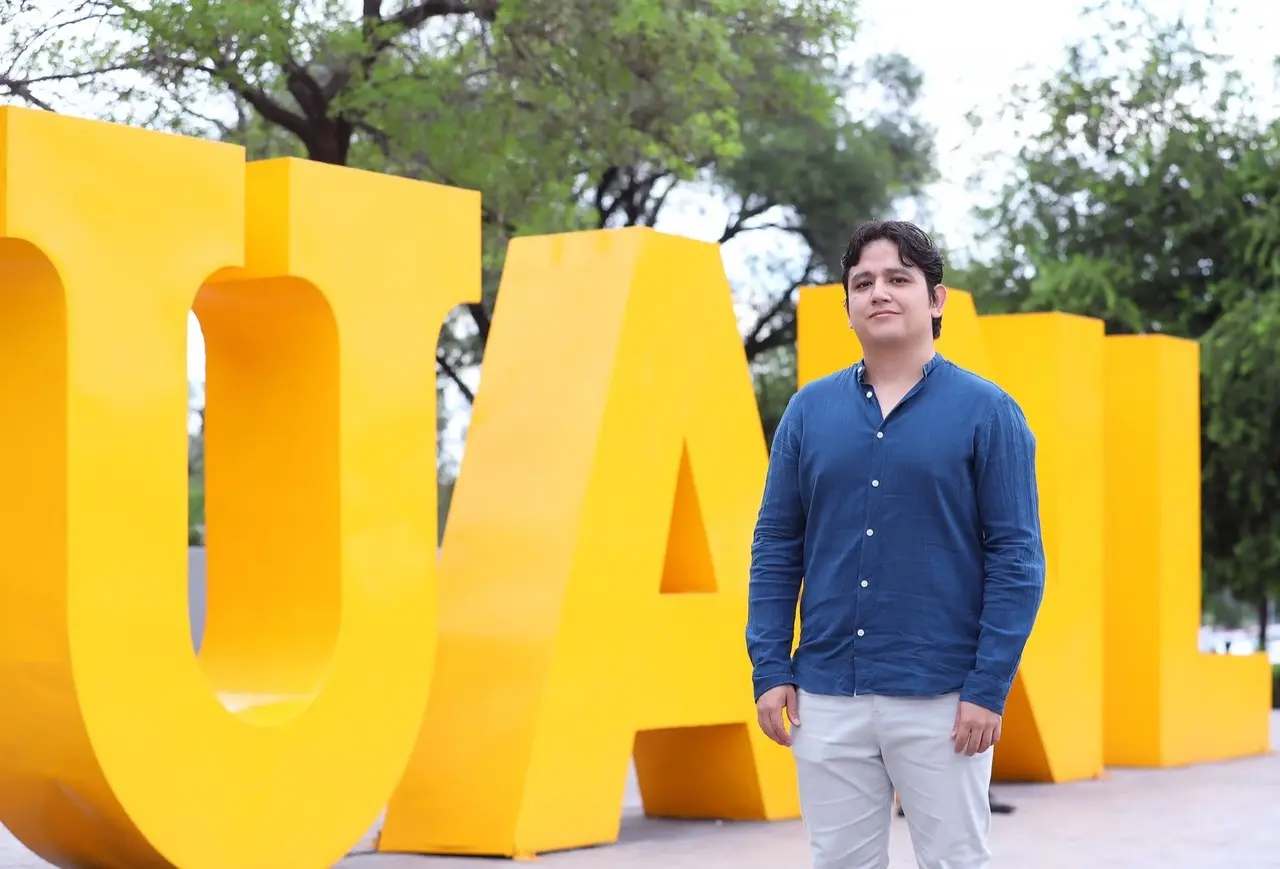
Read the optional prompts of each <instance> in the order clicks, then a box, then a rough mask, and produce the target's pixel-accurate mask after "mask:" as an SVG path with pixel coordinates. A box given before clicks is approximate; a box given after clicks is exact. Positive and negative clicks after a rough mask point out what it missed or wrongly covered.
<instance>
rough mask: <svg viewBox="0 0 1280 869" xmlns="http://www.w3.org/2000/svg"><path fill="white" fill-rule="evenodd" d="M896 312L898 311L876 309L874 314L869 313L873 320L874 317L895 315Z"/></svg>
mask: <svg viewBox="0 0 1280 869" xmlns="http://www.w3.org/2000/svg"><path fill="white" fill-rule="evenodd" d="M897 313H898V312H897V311H876V312H875V313H874V314H872V315H871V319H872V320H874V319H875V318H876V317H890V316H896V315H897Z"/></svg>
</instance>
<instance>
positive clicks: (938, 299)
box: [929, 284, 947, 317]
mask: <svg viewBox="0 0 1280 869" xmlns="http://www.w3.org/2000/svg"><path fill="white" fill-rule="evenodd" d="M946 304H947V288H946V287H944V286H943V285H942V284H938V285H937V286H936V287H934V288H933V301H931V302H930V303H929V313H930V314H932V315H933V316H934V317H941V316H942V308H943V306H944V305H946Z"/></svg>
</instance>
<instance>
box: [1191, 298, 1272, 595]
mask: <svg viewBox="0 0 1280 869" xmlns="http://www.w3.org/2000/svg"><path fill="white" fill-rule="evenodd" d="M1278 347H1280V291H1278V290H1277V289H1275V288H1271V289H1269V290H1267V291H1264V292H1261V293H1258V294H1257V295H1254V296H1251V297H1250V298H1246V299H1242V300H1241V301H1239V302H1237V303H1236V304H1235V305H1234V306H1232V308H1231V309H1230V310H1229V311H1227V313H1226V314H1224V315H1223V316H1222V317H1221V318H1219V320H1218V322H1217V323H1215V324H1214V325H1213V327H1212V328H1210V329H1209V331H1208V332H1207V333H1205V335H1204V337H1203V338H1202V339H1201V361H1202V372H1203V376H1202V387H1201V388H1202V390H1203V392H1202V397H1203V402H1204V419H1203V421H1202V424H1203V439H1204V450H1203V452H1204V496H1203V504H1204V513H1205V521H1204V532H1205V540H1204V552H1205V569H1206V571H1207V572H1208V575H1209V576H1211V577H1214V578H1215V580H1216V582H1217V583H1218V584H1220V585H1223V586H1225V587H1228V588H1230V589H1232V591H1233V592H1234V593H1235V594H1236V595H1238V596H1240V597H1241V598H1243V599H1245V600H1258V599H1260V598H1265V597H1266V596H1267V595H1268V594H1269V593H1274V592H1275V591H1276V590H1278V589H1280V511H1277V510H1276V508H1275V505H1277V504H1280V441H1278V440H1277V438H1276V436H1275V433H1276V432H1277V431H1280V365H1278V364H1277V361H1276V356H1277V348H1278Z"/></svg>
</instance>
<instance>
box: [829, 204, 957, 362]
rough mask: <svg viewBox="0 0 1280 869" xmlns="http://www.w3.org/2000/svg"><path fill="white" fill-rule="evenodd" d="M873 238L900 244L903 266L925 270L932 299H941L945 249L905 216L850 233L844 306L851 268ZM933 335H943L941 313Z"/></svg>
mask: <svg viewBox="0 0 1280 869" xmlns="http://www.w3.org/2000/svg"><path fill="white" fill-rule="evenodd" d="M873 241H891V242H893V243H894V245H895V246H896V247H897V248H898V259H899V260H900V261H901V262H902V264H903V265H904V266H907V267H911V266H915V267H916V268H918V269H920V271H922V272H924V281H925V283H926V284H928V286H929V302H930V303H931V304H932V303H933V302H935V301H937V299H938V290H937V287H938V284H940V283H942V253H941V251H939V250H938V246H937V245H936V244H934V243H933V239H931V238H929V234H928V233H927V232H925V231H924V230H923V229H921V228H920V227H918V226H916V225H915V224H914V223H908V222H907V221H905V220H873V221H870V222H868V223H864V224H862V225H861V226H859V227H858V228H857V229H855V230H854V231H853V235H851V236H849V245H848V246H847V247H846V248H845V250H844V256H842V257H840V283H841V284H842V285H843V286H844V306H845V309H846V310H848V308H849V272H850V271H851V270H852V269H853V267H854V266H856V265H857V264H858V260H859V259H861V258H862V249H863V248H864V247H866V246H867V245H869V244H871V243H872V242H873ZM933 337H934V338H940V337H942V317H941V316H938V317H934V318H933Z"/></svg>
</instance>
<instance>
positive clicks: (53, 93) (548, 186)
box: [0, 0, 852, 397]
mask: <svg viewBox="0 0 1280 869" xmlns="http://www.w3.org/2000/svg"><path fill="white" fill-rule="evenodd" d="M348 6H349V4H346V3H336V2H321V0H311V2H296V0H288V2H285V0H257V2H253V3H227V2H222V0H196V2H190V0H180V2H176V0H152V2H149V3H147V2H139V3H129V2H125V0H81V2H80V3H79V4H78V5H76V6H72V7H65V8H62V9H60V10H59V7H56V6H51V7H50V8H49V9H47V10H46V9H41V8H37V7H36V6H35V5H34V4H31V3H27V4H25V6H24V11H25V12H26V13H27V19H29V20H28V21H27V23H26V26H25V27H23V26H17V25H16V24H15V26H14V27H13V28H12V29H13V30H14V31H15V32H16V33H17V36H16V37H15V40H16V43H17V44H15V45H14V46H13V47H12V52H13V55H14V56H15V57H17V58H18V61H19V64H18V67H17V68H15V69H11V70H10V71H8V72H7V73H5V75H4V77H3V78H0V87H3V88H5V89H6V90H7V91H8V92H9V93H10V94H11V95H14V96H17V97H19V98H21V99H24V100H26V101H28V102H30V103H33V104H35V105H38V106H44V107H49V108H53V107H56V106H57V105H58V103H59V102H60V99H59V97H64V98H65V97H66V96H67V94H66V90H65V89H63V90H62V91H60V90H59V85H65V84H67V83H74V84H76V85H77V86H79V87H81V88H87V89H89V91H90V92H91V93H93V94H98V95H103V96H105V97H106V99H103V100H100V101H98V103H97V105H96V106H95V108H96V109H97V113H98V114H100V115H101V116H104V117H107V118H110V119H113V120H124V121H129V122H132V123H140V124H144V125H146V126H154V127H161V128H166V129H173V130H178V131H182V132H187V133H192V134H197V135H205V136H218V137H221V138H225V139H230V140H237V141H242V142H244V143H245V144H247V145H248V146H249V147H250V149H251V151H253V152H255V153H254V154H253V156H261V155H263V154H264V153H265V154H280V153H299V154H301V155H305V156H307V157H309V158H311V159H314V160H320V161H323V162H328V163H335V164H341V165H352V166H358V167H361V168H367V169H374V170H378V171H389V172H396V173H401V174H406V175H410V176H412V177H416V178H422V179H425V180H431V181H437V182H441V183H446V184H451V185H455V186H463V187H471V188H476V189H480V190H482V191H483V192H484V196H485V200H484V203H485V204H484V208H485V232H486V239H487V241H488V242H489V243H488V244H487V245H486V259H487V263H488V265H489V266H490V268H489V270H488V272H489V274H488V276H487V280H486V282H485V283H486V289H487V291H488V292H487V298H486V299H485V301H484V302H483V303H477V304H473V305H469V306H467V315H468V319H469V321H470V322H469V323H468V324H467V325H465V326H464V325H458V326H456V327H455V328H453V329H451V330H450V332H449V334H448V335H446V337H451V338H454V339H457V340H455V341H454V344H455V345H456V346H453V347H449V346H447V345H446V346H445V347H444V348H443V349H442V352H441V358H440V362H441V365H442V368H443V370H444V372H445V373H446V374H448V375H450V376H451V377H452V379H453V380H454V382H455V385H456V386H457V387H458V388H459V389H460V390H461V391H462V392H463V394H464V395H466V396H468V397H469V396H470V389H469V387H468V386H467V385H466V383H465V382H463V381H462V379H461V378H459V377H457V376H456V374H457V368H458V367H459V366H461V365H466V364H469V363H471V362H474V361H476V360H477V359H478V355H479V351H480V349H481V348H482V346H483V342H484V339H485V338H486V337H487V334H488V329H489V317H490V312H491V310H492V302H493V299H492V296H493V293H494V292H496V286H497V281H496V275H497V269H498V267H499V266H500V262H501V259H502V253H503V251H504V250H505V241H506V240H507V239H508V238H510V237H511V236H513V235H514V234H516V233H529V232H547V231H559V230H570V229H579V228H583V227H586V226H590V225H591V224H592V223H593V220H592V218H593V216H594V215H593V207H592V202H591V200H592V198H593V195H594V198H595V199H597V200H599V199H600V197H601V195H603V194H605V193H607V191H608V190H609V189H611V188H612V187H614V186H616V185H617V184H619V183H621V180H618V179H620V176H621V175H623V174H626V173H620V172H619V168H630V169H637V170H638V171H640V172H641V173H643V177H642V178H637V177H635V175H634V173H633V174H632V176H631V177H629V178H627V179H625V180H626V181H627V183H629V184H635V183H637V182H638V183H640V184H641V186H646V185H647V186H648V187H650V188H651V187H652V186H653V184H654V183H655V182H654V180H653V179H659V178H668V177H669V178H671V179H673V180H679V179H682V178H689V177H692V175H693V174H694V173H696V171H697V170H698V169H699V168H701V167H705V166H708V165H711V164H712V163H714V162H715V161H716V160H719V159H722V158H728V157H732V156H734V155H735V154H737V153H739V152H740V151H741V148H742V144H741V133H740V119H741V117H742V115H743V114H744V113H747V112H750V113H753V114H755V115H764V116H767V115H768V113H769V110H770V107H771V106H774V105H782V106H785V107H786V109H787V110H788V111H797V112H799V113H801V114H803V113H806V112H811V113H813V114H815V115H819V116H821V115H822V114H823V113H824V112H827V111H828V110H829V109H830V106H831V105H832V104H833V102H834V101H835V100H836V98H837V96H838V95H837V94H835V93H833V92H831V91H830V90H829V88H828V87H827V84H826V83H825V82H823V81H820V80H816V79H814V78H812V77H811V73H812V72H813V71H815V70H819V69H823V68H826V67H829V66H831V65H832V64H834V63H835V53H836V50H837V47H838V46H839V45H841V44H843V43H844V42H845V41H846V39H847V37H848V36H849V35H850V33H851V32H852V21H851V19H850V18H849V17H848V4H847V3H844V2H842V0H800V2H792V0H700V2H692V3H691V2H686V0H637V2H631V3H625V4H614V3H601V2H597V0H417V2H398V3H390V2H380V0H365V2H363V4H362V5H361V6H360V8H359V11H358V12H357V13H355V14H352V13H350V12H348ZM90 25H92V26H90ZM104 34H107V35H109V37H110V38H106V39H104V38H103V36H104ZM798 58H803V59H804V63H799V62H797V59H798ZM470 337H474V338H475V339H477V340H474V341H471V342H467V341H466V340H465V339H466V338H470ZM451 354H452V356H451Z"/></svg>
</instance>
